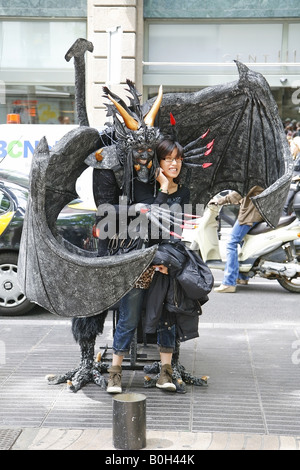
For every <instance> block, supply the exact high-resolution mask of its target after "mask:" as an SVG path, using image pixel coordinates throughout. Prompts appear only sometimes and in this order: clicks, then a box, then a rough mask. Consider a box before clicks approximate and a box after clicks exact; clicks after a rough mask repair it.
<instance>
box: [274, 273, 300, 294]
mask: <svg viewBox="0 0 300 470" xmlns="http://www.w3.org/2000/svg"><path fill="white" fill-rule="evenodd" d="M277 281H278V282H279V284H280V285H281V287H283V288H284V289H286V290H288V291H289V292H295V293H297V294H300V276H297V277H296V278H290V279H277Z"/></svg>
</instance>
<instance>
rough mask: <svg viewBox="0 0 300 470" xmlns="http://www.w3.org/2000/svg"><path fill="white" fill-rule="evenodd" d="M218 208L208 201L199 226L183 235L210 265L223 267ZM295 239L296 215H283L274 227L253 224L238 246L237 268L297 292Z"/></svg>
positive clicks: (298, 236)
mask: <svg viewBox="0 0 300 470" xmlns="http://www.w3.org/2000/svg"><path fill="white" fill-rule="evenodd" d="M219 212H220V206H217V205H214V204H208V206H207V207H206V209H205V211H204V214H203V217H201V218H200V219H198V220H197V225H198V227H197V228H195V229H193V230H185V231H184V233H183V236H184V240H185V241H186V242H187V243H189V244H190V247H191V249H194V250H196V249H199V251H200V254H201V256H202V258H203V260H204V261H205V262H206V263H207V265H208V266H209V267H210V268H211V269H221V270H224V267H225V261H224V260H222V257H221V254H220V247H219V237H218V228H219ZM233 223H234V220H233ZM296 240H300V220H299V219H298V218H297V217H296V215H293V216H286V217H282V218H281V219H280V221H279V224H278V226H277V227H276V229H272V228H271V227H270V226H268V225H267V224H266V223H265V222H261V223H259V224H257V225H255V226H254V227H253V228H252V229H251V230H250V231H249V232H248V234H247V235H246V236H245V237H244V239H243V243H242V246H241V248H240V252H239V263H240V272H241V273H243V274H245V275H247V276H249V277H250V278H251V277H254V276H256V275H258V276H260V277H263V278H266V279H270V280H273V279H276V280H277V281H278V282H279V284H280V285H281V286H282V287H284V288H285V289H287V290H288V291H290V292H296V293H300V250H299V251H298V252H297V251H296V250H297V248H296V246H295V241H296Z"/></svg>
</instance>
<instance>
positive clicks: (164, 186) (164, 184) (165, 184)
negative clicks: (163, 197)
mask: <svg viewBox="0 0 300 470" xmlns="http://www.w3.org/2000/svg"><path fill="white" fill-rule="evenodd" d="M156 181H157V182H158V183H159V184H160V189H161V190H162V191H168V188H169V181H168V178H167V177H166V176H165V175H164V171H163V169H162V168H159V172H158V175H157V177H156Z"/></svg>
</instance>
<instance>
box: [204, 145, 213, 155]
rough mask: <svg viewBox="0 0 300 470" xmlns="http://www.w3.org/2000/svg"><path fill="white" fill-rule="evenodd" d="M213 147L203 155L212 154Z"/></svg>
mask: <svg viewBox="0 0 300 470" xmlns="http://www.w3.org/2000/svg"><path fill="white" fill-rule="evenodd" d="M212 149H213V147H212V146H211V147H210V148H209V149H208V150H206V152H204V155H205V156H207V155H209V154H210V153H211V152H212Z"/></svg>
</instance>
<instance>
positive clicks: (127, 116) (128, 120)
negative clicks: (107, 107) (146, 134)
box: [107, 95, 139, 131]
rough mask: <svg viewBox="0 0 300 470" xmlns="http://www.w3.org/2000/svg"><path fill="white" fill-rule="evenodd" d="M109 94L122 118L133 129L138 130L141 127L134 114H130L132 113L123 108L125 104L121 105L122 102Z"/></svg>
mask: <svg viewBox="0 0 300 470" xmlns="http://www.w3.org/2000/svg"><path fill="white" fill-rule="evenodd" d="M107 96H108V98H109V99H110V101H111V102H112V103H113V104H114V105H115V107H116V108H117V110H118V111H119V113H120V114H121V116H122V118H123V119H124V123H125V126H126V127H127V128H128V129H130V130H131V131H137V130H138V128H139V124H138V122H137V121H136V120H135V119H134V118H133V117H132V116H130V114H129V113H128V112H127V111H126V110H125V109H124V108H123V106H121V105H120V103H118V102H117V101H116V100H114V99H113V97H112V96H110V95H107Z"/></svg>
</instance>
